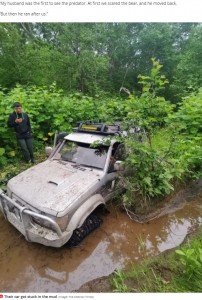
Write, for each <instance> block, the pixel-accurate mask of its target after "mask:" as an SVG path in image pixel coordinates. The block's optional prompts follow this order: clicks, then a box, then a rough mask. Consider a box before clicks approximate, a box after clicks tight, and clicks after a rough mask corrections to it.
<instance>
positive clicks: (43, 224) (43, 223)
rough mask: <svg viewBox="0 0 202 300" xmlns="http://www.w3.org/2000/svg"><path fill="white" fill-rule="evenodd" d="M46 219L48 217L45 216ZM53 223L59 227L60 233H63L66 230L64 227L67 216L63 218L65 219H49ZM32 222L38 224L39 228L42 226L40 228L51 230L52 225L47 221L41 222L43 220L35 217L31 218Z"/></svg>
mask: <svg viewBox="0 0 202 300" xmlns="http://www.w3.org/2000/svg"><path fill="white" fill-rule="evenodd" d="M47 217H49V218H50V216H47ZM51 219H52V220H53V221H55V222H56V223H57V224H58V225H59V227H60V229H61V230H62V231H64V230H65V229H66V227H67V221H68V216H65V217H61V218H54V219H53V218H51ZM32 220H33V221H34V222H35V223H37V224H39V225H40V226H42V227H46V228H48V229H51V230H53V226H52V224H51V223H50V222H48V221H47V220H43V219H41V218H37V217H32Z"/></svg>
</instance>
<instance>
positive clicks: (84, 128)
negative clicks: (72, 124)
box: [76, 121, 121, 135]
mask: <svg viewBox="0 0 202 300" xmlns="http://www.w3.org/2000/svg"><path fill="white" fill-rule="evenodd" d="M77 124H78V127H77V128H76V131H77V132H86V133H97V134H103V135H120V131H121V129H120V126H119V125H116V124H112V125H107V124H105V123H92V122H91V121H86V122H85V123H83V122H77Z"/></svg>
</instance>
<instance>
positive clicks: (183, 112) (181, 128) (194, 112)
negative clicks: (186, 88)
mask: <svg viewBox="0 0 202 300" xmlns="http://www.w3.org/2000/svg"><path fill="white" fill-rule="evenodd" d="M168 123H169V124H172V125H173V128H174V129H175V130H176V131H178V132H179V133H182V134H183V135H185V136H187V137H188V136H189V138H192V139H196V140H200V139H201V138H202V88H200V89H199V91H197V92H195V93H191V94H190V95H188V96H187V97H184V98H182V101H181V102H180V103H179V109H178V111H177V112H176V113H175V114H171V115H170V116H169V118H168Z"/></svg>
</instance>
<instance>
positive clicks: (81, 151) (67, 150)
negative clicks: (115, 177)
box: [58, 141, 109, 169]
mask: <svg viewBox="0 0 202 300" xmlns="http://www.w3.org/2000/svg"><path fill="white" fill-rule="evenodd" d="M108 149H109V147H108V146H103V145H101V146H96V148H91V147H90V145H89V144H83V143H75V142H70V141H66V142H65V143H64V145H63V147H62V148H61V149H60V151H59V153H58V154H59V157H58V158H60V159H62V160H64V161H69V162H73V163H76V164H79V165H83V166H87V167H93V168H98V169H104V166H105V161H106V158H107V152H108Z"/></svg>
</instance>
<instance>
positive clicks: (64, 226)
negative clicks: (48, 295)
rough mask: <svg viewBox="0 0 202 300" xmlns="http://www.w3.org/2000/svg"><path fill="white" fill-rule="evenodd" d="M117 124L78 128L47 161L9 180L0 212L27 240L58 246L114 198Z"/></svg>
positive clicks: (120, 150)
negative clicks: (94, 212)
mask: <svg viewBox="0 0 202 300" xmlns="http://www.w3.org/2000/svg"><path fill="white" fill-rule="evenodd" d="M121 134H122V132H121V130H120V127H119V126H118V125H108V126H107V125H105V124H91V123H87V124H82V123H80V124H79V126H78V128H76V129H75V131H73V132H72V133H70V134H68V135H66V136H65V137H64V138H63V140H62V142H59V143H58V144H57V145H56V146H55V147H54V149H53V150H52V152H51V155H50V156H49V158H48V159H47V160H46V161H44V162H42V163H40V164H38V165H35V166H33V167H31V168H29V169H27V170H26V171H24V172H22V173H20V174H19V175H17V176H15V177H14V178H12V179H11V180H9V182H8V185H7V193H4V192H3V191H2V190H0V210H1V211H2V213H3V215H4V217H5V218H6V219H7V220H8V221H9V222H10V223H11V224H12V225H13V226H14V227H16V228H17V229H18V230H19V231H20V232H21V233H22V234H23V235H24V236H25V238H26V240H27V241H30V242H36V243H40V244H43V245H46V246H52V247H61V246H62V245H64V244H65V243H67V242H68V241H69V240H70V238H71V237H72V235H73V233H74V232H75V231H76V230H78V229H79V228H81V227H82V225H83V224H84V223H85V222H86V220H88V218H89V216H90V215H92V212H93V211H94V210H95V209H96V208H97V207H98V206H100V205H105V204H106V202H107V201H108V200H109V199H110V198H111V197H112V196H113V194H114V191H115V189H116V188H115V187H116V186H117V185H116V184H115V179H116V178H117V175H118V173H117V171H118V170H120V168H121V161H122V160H123V156H124V145H123V144H122V143H121V142H119V141H117V139H116V137H117V136H120V135H121Z"/></svg>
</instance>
